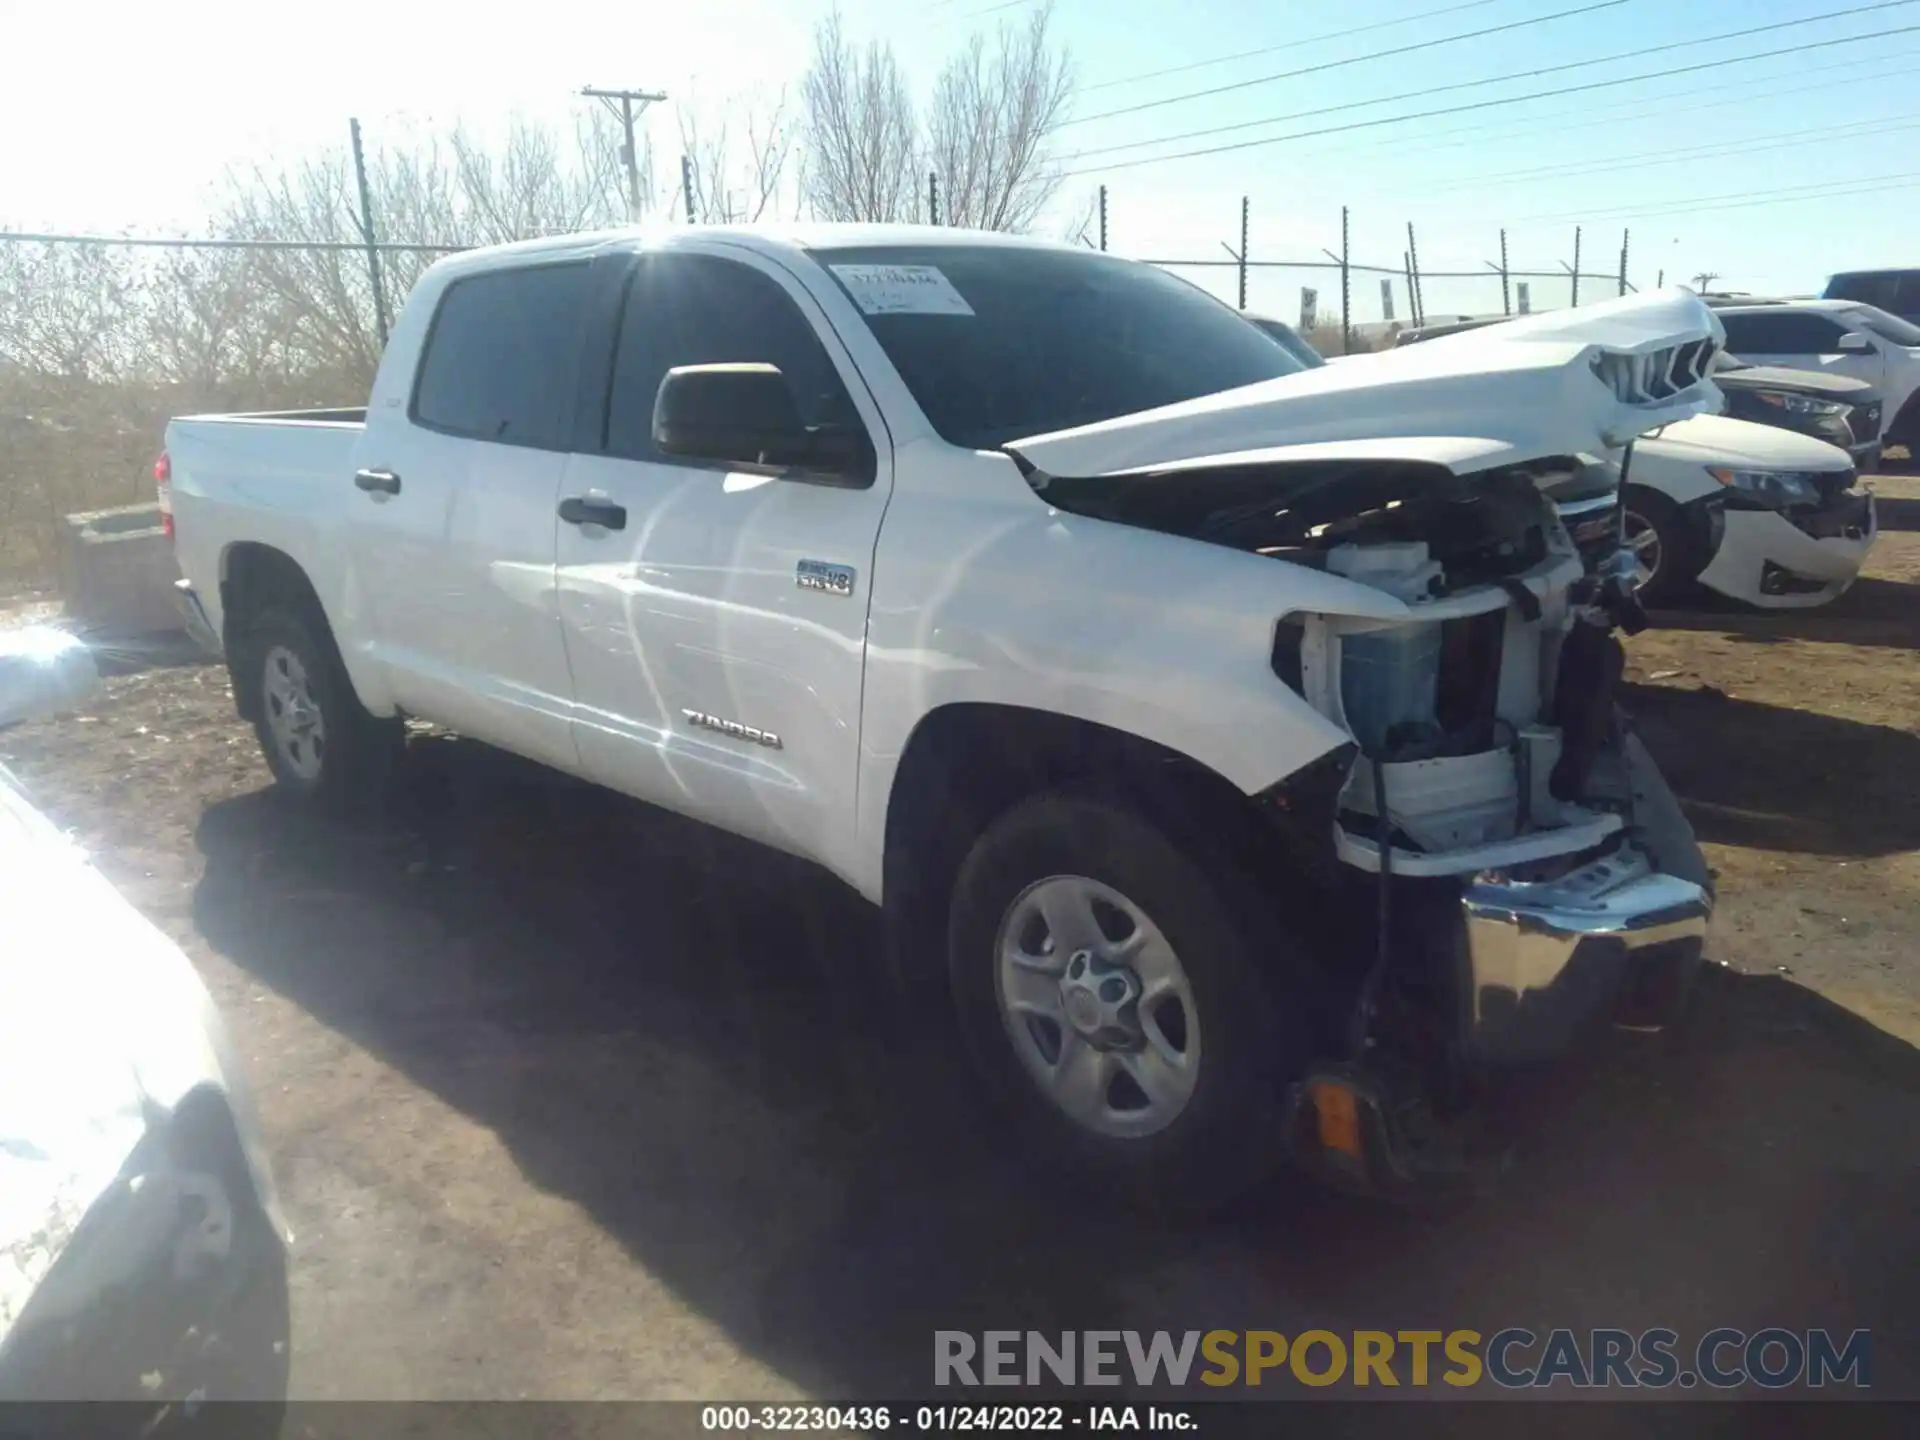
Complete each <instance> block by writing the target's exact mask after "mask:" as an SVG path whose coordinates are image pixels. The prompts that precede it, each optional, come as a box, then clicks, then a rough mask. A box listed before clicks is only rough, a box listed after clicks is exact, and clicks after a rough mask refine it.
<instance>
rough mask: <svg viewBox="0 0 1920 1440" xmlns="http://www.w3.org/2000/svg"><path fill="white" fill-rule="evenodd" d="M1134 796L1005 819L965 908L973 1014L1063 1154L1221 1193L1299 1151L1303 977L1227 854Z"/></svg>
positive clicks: (1083, 1164) (1022, 1108)
mask: <svg viewBox="0 0 1920 1440" xmlns="http://www.w3.org/2000/svg"><path fill="white" fill-rule="evenodd" d="M1214 861H1215V857H1213V856H1212V855H1210V854H1209V853H1208V851H1207V849H1206V848H1205V847H1204V845H1199V844H1197V842H1195V841H1193V840H1191V839H1189V838H1187V837H1182V838H1180V839H1176V838H1175V835H1174V834H1173V833H1172V832H1171V831H1170V830H1169V829H1168V828H1163V827H1162V826H1161V825H1159V824H1157V823H1155V822H1154V821H1152V820H1150V819H1148V818H1147V816H1146V814H1145V813H1144V812H1143V811H1142V810H1141V809H1139V808H1136V807H1134V806H1133V805H1131V804H1129V803H1128V802H1127V801H1126V800H1124V799H1121V798H1118V797H1113V796H1108V795H1103V794H1100V793H1097V792H1086V791H1057V792H1052V793H1049V794H1044V795H1041V796H1038V797H1035V798H1033V799H1031V800H1028V801H1025V802H1023V803H1022V804H1020V805H1018V806H1016V807H1015V808H1014V809H1012V810H1011V811H1009V812H1008V813H1007V814H1005V815H1004V816H1002V817H1001V818H1000V819H999V820H997V821H995V822H994V823H993V824H992V825H991V826H989V827H988V829H987V830H986V832H985V833H984V834H982V835H981V836H980V838H979V839H978V841H977V842H976V843H975V844H974V846H973V849H972V852H971V853H970V854H969V855H968V857H967V859H966V861H965V863H964V864H963V865H962V867H961V870H960V873H959V877H958V879H957V881H956V883H955V887H954V898H953V908H952V911H951V914H950V918H949V927H948V960H949V981H950V984H951V987H952V992H953V998H954V1001H955V1004H956V1006H957V1009H958V1015H959V1020H960V1028H961V1031H962V1033H963V1035H964V1037H965V1039H966V1042H967V1046H968V1049H969V1051H970V1052H971V1055H972V1058H973V1061H974V1067H975V1070H976V1072H977V1074H978V1075H979V1077H980V1079H981V1080H982V1082H983V1083H984V1085H985V1087H986V1089H987V1092H988V1095H989V1098H990V1099H991V1100H993V1101H994V1102H996V1104H997V1105H998V1107H999V1108H1001V1109H1002V1110H1003V1111H1004V1112H1005V1113H1006V1114H1007V1116H1008V1118H1009V1119H1010V1121H1011V1122H1012V1123H1013V1124H1014V1126H1015V1127H1016V1129H1017V1131H1018V1133H1019V1134H1020V1136H1021V1137H1022V1138H1023V1139H1024V1141H1025V1142H1026V1144H1027V1148H1028V1149H1029V1150H1030V1151H1031V1152H1032V1153H1033V1155H1034V1156H1035V1157H1036V1158H1037V1159H1038V1160H1039V1161H1040V1162H1042V1163H1043V1164H1044V1165H1045V1166H1046V1167H1047V1168H1050V1169H1054V1170H1057V1171H1062V1172H1064V1173H1065V1176H1066V1178H1068V1179H1070V1180H1073V1181H1076V1182H1080V1183H1083V1184H1085V1185H1087V1186H1088V1187H1089V1188H1096V1189H1098V1190H1099V1191H1100V1192H1101V1193H1103V1194H1105V1195H1108V1196H1111V1195H1113V1194H1115V1193H1116V1192H1122V1193H1124V1194H1125V1195H1126V1196H1127V1197H1128V1198H1131V1199H1134V1200H1137V1201H1146V1202H1148V1203H1152V1204H1159V1205H1169V1206H1176V1207H1179V1208H1183V1209H1188V1208H1198V1209H1205V1208H1209V1207H1212V1206H1215V1205H1218V1204H1220V1203H1222V1202H1224V1201H1226V1200H1228V1199H1230V1198H1232V1197H1233V1196H1234V1195H1236V1194H1238V1193H1240V1192H1242V1191H1244V1190H1246V1189H1247V1188H1249V1187H1250V1186H1252V1185H1253V1184H1255V1183H1256V1182H1258V1181H1259V1180H1261V1179H1262V1178H1264V1177H1265V1176H1266V1175H1267V1174H1269V1173H1270V1172H1271V1171H1272V1170H1274V1169H1275V1168H1277V1166H1278V1164H1279V1162H1280V1160H1281V1158H1282V1149H1281V1145H1282V1135H1281V1118H1280V1117H1281V1106H1282V1102H1283V1099H1284V1095H1285V1089H1286V1085H1287V1083H1288V1082H1289V1081H1290V1080H1292V1079H1294V1078H1296V1077H1297V1076H1298V1075H1299V1073H1300V1072H1301V1071H1302V1070H1303V1069H1304V1068H1305V1067H1306V1064H1307V1062H1308V1060H1309V1058H1310V1051H1309V1047H1310V1036H1311V1026H1310V1024H1309V1020H1308V1017H1309V1014H1310V1013H1311V1007H1310V1005H1309V1004H1308V999H1309V997H1308V994H1307V991H1306V988H1305V987H1306V983H1307V981H1308V979H1309V973H1310V972H1309V971H1308V970H1307V968H1306V967H1305V966H1304V965H1301V964H1300V963H1298V959H1297V956H1296V954H1295V952H1294V951H1293V950H1292V948H1291V947H1289V946H1288V945H1287V944H1286V941H1285V937H1284V936H1281V935H1278V934H1274V933H1272V927H1269V926H1267V925H1265V924H1263V923H1262V921H1261V918H1260V917H1261V913H1262V912H1261V907H1260V906H1259V905H1257V904H1255V903H1250V901H1251V896H1250V894H1249V892H1248V891H1247V890H1246V889H1245V888H1244V886H1243V882H1242V877H1240V876H1239V875H1238V874H1237V873H1236V872H1235V870H1234V867H1233V866H1232V864H1231V862H1230V861H1222V862H1220V863H1214Z"/></svg>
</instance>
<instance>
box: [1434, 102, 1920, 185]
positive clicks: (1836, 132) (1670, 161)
mask: <svg viewBox="0 0 1920 1440" xmlns="http://www.w3.org/2000/svg"><path fill="white" fill-rule="evenodd" d="M1889 119H1893V120H1898V121H1899V122H1900V123H1898V124H1891V123H1889ZM1916 126H1920V115H1912V116H1905V117H1901V116H1893V117H1878V116H1876V117H1875V118H1874V119H1871V120H1851V121H1848V122H1846V123H1845V124H1841V125H1829V126H1827V127H1826V128H1824V129H1820V130H1805V129H1802V130H1793V131H1777V132H1775V133H1774V134H1772V135H1754V136H1743V137H1742V138H1740V139H1738V140H1717V141H1715V142H1713V143H1712V144H1710V145H1697V146H1693V147H1692V148H1690V149H1685V150H1673V149H1667V150H1648V151H1643V152H1642V153H1641V154H1638V155H1617V156H1615V157H1614V158H1613V159H1611V160H1607V161H1604V162H1602V163H1601V164H1598V165H1580V166H1575V167H1573V168H1571V169H1569V168H1568V167H1566V166H1563V165H1542V166H1539V167H1537V168H1534V169H1530V170H1506V171H1498V172H1495V173H1494V174H1491V175H1476V176H1475V177H1474V178H1473V179H1471V180H1465V181H1457V182H1455V183H1453V184H1450V185H1430V186H1427V187H1425V188H1424V189H1423V190H1422V192H1421V193H1422V194H1423V195H1446V194H1452V193H1454V192H1457V191H1461V190H1476V189H1479V188H1480V187H1482V186H1484V185H1489V184H1505V183H1507V182H1509V181H1513V180H1532V179H1557V178H1559V177H1561V176H1577V175H1603V174H1605V173H1607V172H1608V171H1610V170H1631V169H1634V168H1636V167H1638V168H1646V167H1649V166H1654V165H1678V164H1691V163H1693V162H1695V161H1699V160H1719V159H1724V158H1726V157H1727V156H1729V155H1749V154H1753V153H1755V152H1759V151H1766V150H1788V149H1792V148H1793V147H1794V146H1796V145H1819V144H1824V143H1825V142H1826V141H1828V140H1833V139H1839V138H1843V137H1844V138H1853V137H1854V136H1857V135H1858V134H1859V133H1861V132H1863V131H1866V132H1871V133H1873V134H1876V135H1891V134H1895V133H1897V132H1899V131H1903V130H1912V129H1914V128H1915V127H1916ZM1768 142H1772V143H1768Z"/></svg>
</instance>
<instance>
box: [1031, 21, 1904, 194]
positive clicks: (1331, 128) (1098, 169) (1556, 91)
mask: <svg viewBox="0 0 1920 1440" xmlns="http://www.w3.org/2000/svg"><path fill="white" fill-rule="evenodd" d="M1896 3H1899V4H1912V3H1914V0H1896ZM1916 31H1920V25H1902V26H1897V27H1895V28H1893V29H1889V30H1874V31H1869V32H1868V33H1866V34H1864V35H1848V36H1844V37H1842V38H1840V39H1835V40H1812V41H1808V42H1807V43H1806V44H1804V45H1788V46H1785V47H1784V48H1782V49H1779V50H1762V51H1759V52H1756V53H1755V54H1752V55H1732V56H1729V57H1727V58H1726V59H1724V60H1703V61H1700V62H1699V63H1697V64H1693V65H1678V66H1675V67H1674V68H1672V69H1670V70H1650V71H1648V72H1646V73H1645V74H1643V75H1622V76H1618V77H1616V78H1615V79H1612V80H1592V81H1589V82H1587V83H1586V84H1584V85H1561V86H1556V87H1554V88H1553V89H1550V90H1535V91H1531V92H1529V93H1528V94H1525V95H1508V96H1504V97H1502V98H1500V99H1497V100H1474V101H1470V102H1469V103H1467V104H1465V105H1445V106H1442V107H1440V108H1439V109H1437V110H1418V111H1415V112H1413V113H1412V114H1409V115H1385V116H1381V117H1380V118H1379V119H1375V120H1355V121H1352V122H1351V123H1349V124H1346V125H1326V126H1322V127H1321V128H1320V129H1318V130H1297V131H1295V132H1294V133H1292V134H1290V135H1267V136H1262V137H1261V138H1259V139H1257V140H1236V141H1234V142H1232V143H1230V144H1226V145H1209V146H1206V147H1204V148H1202V149H1199V150H1180V151H1176V152H1174V153H1173V154H1171V155H1147V156H1143V157H1141V158H1140V159H1138V160H1115V161H1111V162H1109V163H1107V164H1105V165H1087V166H1083V167H1082V168H1080V169H1078V170H1068V171H1065V172H1064V173H1063V174H1062V176H1061V178H1062V179H1066V178H1069V177H1071V176H1075V175H1097V174H1101V173H1103V172H1105V171H1108V170H1131V169H1134V168H1136V167H1137V166H1141V165H1159V164H1162V163H1164V162H1166V161H1168V160H1192V159H1195V158H1197V157H1199V156H1202V155H1223V154H1227V153H1229V152H1231V151H1235V150H1253V149H1257V148H1258V147H1260V146H1262V145H1279V144H1283V143H1285V142H1286V141H1289V140H1310V139H1313V138H1314V137H1316V136H1320V135H1340V134H1345V133H1346V132H1348V131H1350V130H1370V129H1375V128H1378V127H1379V126H1382V125H1404V124H1406V123H1407V122H1408V121H1411V120H1432V119H1436V118H1437V117H1439V116H1442V115H1464V114H1467V113H1468V112H1470V111H1474V110H1491V109H1495V108H1497V107H1499V106H1502V105H1519V104H1522V103H1524V102H1526V101H1528V100H1543V99H1546V98H1548V97H1549V96H1554V95H1578V94H1582V93H1584V92H1587V91H1591V90H1606V89H1610V88H1612V87H1613V86H1616V85H1633V84H1636V83H1638V82H1639V81H1642V80H1661V79H1665V78H1666V77H1668V76H1671V75H1690V74H1694V73H1697V72H1698V71H1701V70H1712V69H1715V68H1717V67H1719V66H1722V65H1741V64H1745V63H1747V62H1749V61H1753V60H1770V59H1772V58H1773V57H1775V56H1777V55H1798V54H1804V53H1805V52H1807V51H1809V50H1824V49H1829V48H1831V47H1832V46H1835V45H1854V44H1858V43H1859V42H1860V41H1862V40H1880V39H1884V38H1885V37H1887V36H1889V35H1911V34H1913V33H1915V32H1916ZM1503 78H1507V79H1512V78H1515V77H1512V76H1507V77H1503ZM1457 88H1459V87H1457V86H1440V87H1438V90H1427V91H1414V92H1412V93H1410V94H1408V95H1396V96H1388V97H1383V99H1395V100H1407V99H1415V98H1417V97H1418V96H1420V95H1423V94H1429V95H1430V94H1436V93H1439V91H1440V90H1450V89H1457ZM1356 103H1359V104H1371V105H1377V104H1381V103H1383V100H1371V101H1360V102H1356ZM1327 108H1328V110H1347V109H1351V108H1353V107H1352V106H1351V105H1334V106H1329V107H1327ZM1303 113H1304V114H1308V115H1311V114H1325V113H1327V111H1325V110H1322V111H1305V112H1303ZM1293 118H1296V117H1293V116H1273V117H1270V118H1269V120H1267V121H1260V122H1256V123H1260V124H1269V123H1273V122H1274V121H1277V120H1285V119H1293ZM1226 128H1231V129H1239V128H1243V127H1239V126H1232V127H1226ZM1128 148H1131V147H1128ZM1083 153H1095V152H1083ZM1068 158H1070V159H1071V158H1075V157H1068Z"/></svg>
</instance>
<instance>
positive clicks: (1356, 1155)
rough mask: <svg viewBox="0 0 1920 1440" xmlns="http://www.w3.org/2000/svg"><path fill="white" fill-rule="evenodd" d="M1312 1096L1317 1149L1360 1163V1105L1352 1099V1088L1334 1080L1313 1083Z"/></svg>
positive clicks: (1362, 1158) (1363, 1157)
mask: <svg viewBox="0 0 1920 1440" xmlns="http://www.w3.org/2000/svg"><path fill="white" fill-rule="evenodd" d="M1312 1093H1313V1113H1314V1117H1315V1119H1316V1120H1317V1121H1318V1122H1319V1132H1320V1148H1321V1149H1322V1150H1337V1151H1339V1152H1340V1153H1341V1154H1342V1155H1347V1156H1351V1157H1352V1158H1353V1159H1355V1160H1364V1159H1365V1158H1366V1157H1365V1156H1364V1155H1363V1154H1362V1153H1361V1149H1360V1104H1359V1102H1358V1101H1357V1100H1355V1099H1354V1096H1353V1091H1352V1089H1351V1088H1350V1087H1348V1086H1346V1085H1343V1084H1341V1083H1340V1082H1339V1081H1337V1080H1316V1081H1314V1082H1313V1086H1312Z"/></svg>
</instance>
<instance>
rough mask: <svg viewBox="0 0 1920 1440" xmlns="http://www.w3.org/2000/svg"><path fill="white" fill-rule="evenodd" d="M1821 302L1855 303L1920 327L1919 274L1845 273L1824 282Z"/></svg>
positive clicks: (1869, 271) (1906, 272) (1910, 271)
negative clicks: (1825, 286) (1893, 315)
mask: <svg viewBox="0 0 1920 1440" xmlns="http://www.w3.org/2000/svg"><path fill="white" fill-rule="evenodd" d="M1820 298H1821V299H1823V300H1857V301H1859V302H1860V303H1861V304H1864V305H1873V306H1876V307H1878V308H1879V309H1881V310H1886V311H1889V312H1891V313H1892V314H1895V315H1898V316H1899V317H1900V318H1901V319H1902V320H1905V321H1907V322H1908V323H1910V324H1914V325H1920V270H1847V271H1843V272H1842V273H1841V274H1838V275H1835V276H1834V277H1833V278H1832V279H1831V280H1829V281H1827V288H1826V289H1825V290H1822V291H1821V292H1820Z"/></svg>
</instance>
